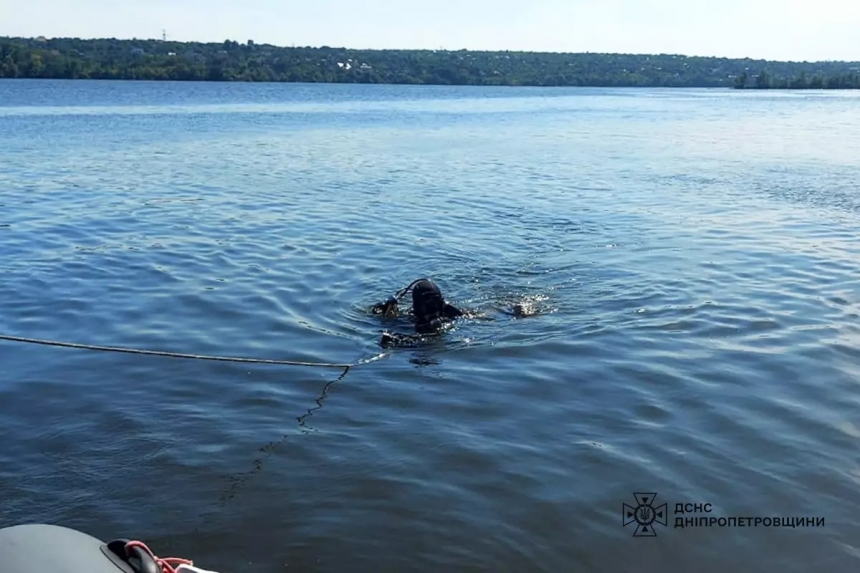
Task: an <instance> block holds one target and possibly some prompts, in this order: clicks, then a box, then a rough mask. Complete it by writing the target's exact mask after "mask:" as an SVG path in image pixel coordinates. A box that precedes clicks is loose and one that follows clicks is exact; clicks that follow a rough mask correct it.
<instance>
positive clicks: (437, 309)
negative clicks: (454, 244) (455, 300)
mask: <svg viewBox="0 0 860 573" xmlns="http://www.w3.org/2000/svg"><path fill="white" fill-rule="evenodd" d="M410 291H411V292H412V318H413V321H414V323H415V331H416V332H417V333H418V335H417V336H416V335H409V334H398V333H389V332H383V333H382V340H381V341H380V344H381V345H382V346H392V345H395V346H403V345H409V344H412V343H415V342H420V341H421V340H423V339H424V338H425V337H427V336H430V335H435V334H438V333H440V332H441V331H442V330H443V329H444V328H445V327H446V326H447V325H448V324H450V323H451V322H452V321H453V320H455V319H457V318H459V317H461V316H463V315H464V314H465V313H464V312H463V311H462V310H460V309H459V308H457V307H455V306H454V305H452V304H450V303H448V302H446V301H445V298H444V297H443V296H442V291H441V290H439V287H438V286H436V284H435V283H434V282H433V281H431V280H430V279H428V278H422V279H418V280H416V281H414V282H412V283H411V284H410V285H409V286H407V287H406V288H404V289H401V290H400V291H399V292H397V293H396V294H395V295H394V296H392V297H391V298H389V299H388V300H387V301H385V302H382V303H378V304H375V305H374V306H373V308H372V312H373V314H380V315H382V316H384V317H386V318H396V317H397V316H398V315H399V312H400V311H399V308H398V306H397V303H398V301H399V300H400V299H402V298H403V297H404V296H406V294H407V293H409V292H410Z"/></svg>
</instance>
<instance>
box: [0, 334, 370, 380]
mask: <svg viewBox="0 0 860 573" xmlns="http://www.w3.org/2000/svg"><path fill="white" fill-rule="evenodd" d="M0 340H7V341H10V342H23V343H26V344H42V345H45V346H59V347H64V348H79V349H83V350H97V351H101V352H124V353H126V354H146V355H149V356H167V357H169V358H188V359H193V360H217V361H219V362H243V363H246V364H279V365H286V366H309V367H316V368H340V369H343V371H344V374H346V372H348V371H349V369H350V368H352V367H353V366H358V365H359V364H366V363H367V362H369V361H371V360H373V359H371V360H364V361H360V362H357V363H353V364H346V363H338V362H302V361H299V360H271V359H267V358H241V357H236V356H207V355H205V354H185V353H181V352H166V351H162V350H141V349H139V348H124V347H119V346H97V345H95V344H77V343H74V342H60V341H57V340H41V339H38V338H25V337H23V336H10V335H6V334H0Z"/></svg>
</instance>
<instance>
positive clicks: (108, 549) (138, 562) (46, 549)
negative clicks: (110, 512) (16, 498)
mask: <svg viewBox="0 0 860 573" xmlns="http://www.w3.org/2000/svg"><path fill="white" fill-rule="evenodd" d="M128 543H129V540H128V539H117V540H114V541H111V542H109V543H105V542H103V541H101V540H100V539H96V538H95V537H92V536H91V535H87V534H86V533H82V532H80V531H76V530H74V529H69V528H67V527H62V526H59V525H46V524H26V525H15V526H12V527H7V528H4V529H0V563H2V565H0V569H2V573H46V572H48V571H57V572H63V573H161V572H162V568H161V566H160V565H159V564H158V563H156V561H155V559H153V557H152V555H151V554H150V553H148V552H146V551H144V550H143V549H141V548H139V547H136V546H133V545H132V546H129V544H128Z"/></svg>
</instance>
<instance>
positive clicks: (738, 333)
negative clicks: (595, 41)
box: [0, 80, 860, 573]
mask: <svg viewBox="0 0 860 573" xmlns="http://www.w3.org/2000/svg"><path fill="white" fill-rule="evenodd" d="M857 105H858V99H857V95H856V94H851V93H841V92H827V93H815V92H803V93H775V92H770V93H749V92H743V93H737V92H732V91H723V90H629V89H628V90H611V89H538V88H522V89H519V88H450V87H417V86H404V87H394V86H346V85H283V84H281V85H279V84H272V85H266V84H253V85H247V84H240V85H236V84H206V83H199V84H181V83H144V82H140V83H134V82H97V81H78V82H74V81H72V82H64V81H12V80H5V81H2V82H0V334H15V335H20V336H29V337H34V338H48V339H56V340H64V341H72V342H80V343H90V344H106V345H117V346H133V347H139V348H150V349H156V350H172V351H176V352H189V353H204V354H218V355H235V356H253V357H260V358H273V359H278V358H280V359H288V360H306V361H324V362H357V361H362V360H368V359H370V358H372V357H374V356H377V355H379V354H380V353H382V349H381V348H379V346H378V345H377V342H378V338H379V333H380V331H381V330H382V329H383V328H385V327H387V326H388V325H386V324H383V323H381V322H380V321H379V320H377V319H376V318H375V317H372V316H369V315H368V313H367V308H368V307H369V306H370V305H372V304H373V303H375V302H378V301H379V300H383V299H385V298H386V297H387V296H389V295H390V294H391V293H392V292H394V291H395V290H397V289H399V288H401V287H402V286H404V285H406V284H408V283H409V282H411V281H412V280H413V279H415V278H418V277H420V276H423V275H429V276H432V277H433V278H434V279H436V280H437V282H438V283H439V285H440V286H441V287H442V289H443V292H444V293H445V294H446V296H447V297H448V298H449V299H450V300H451V301H452V302H454V303H455V304H458V305H460V306H463V307H467V308H471V309H475V310H480V311H482V312H483V313H484V314H485V315H486V316H487V317H488V318H489V319H491V320H466V321H462V322H460V323H459V324H458V325H457V327H456V329H455V330H454V331H452V332H450V333H448V334H447V335H446V336H445V337H444V338H443V339H442V340H440V341H436V342H433V343H430V344H428V345H426V346H424V347H421V348H418V349H410V350H398V351H393V352H387V353H385V355H384V356H382V357H381V358H380V359H379V360H376V361H372V362H369V363H366V364H362V365H360V366H357V367H355V368H353V369H351V370H350V372H349V373H348V374H347V375H346V376H344V377H342V378H338V375H339V374H340V373H339V372H338V371H336V370H326V369H317V368H295V367H279V366H257V365H247V364H231V363H222V362H200V361H184V360H176V359H170V358H156V357H144V356H134V355H124V354H107V353H95V352H86V351H79V350H69V349H61V348H48V347H42V346H25V345H20V344H12V343H6V342H2V343H0V365H2V366H0V436H2V437H3V439H2V441H0V500H2V501H0V504H2V507H0V526H8V525H12V524H17V523H23V522H51V523H58V524H62V525H67V526H70V527H75V528H78V529H82V530H85V531H87V532H88V533H91V534H92V535H96V536H98V537H101V538H103V539H110V538H115V537H136V538H140V539H143V540H145V541H146V542H147V543H149V544H150V546H151V547H153V548H154V549H155V550H156V551H157V552H159V553H161V554H165V555H166V554H172V555H181V556H187V557H191V558H193V559H195V562H196V563H197V564H198V565H200V566H202V567H205V568H208V569H215V570H218V571H222V572H224V573H228V572H232V571H235V572H238V571H261V572H269V571H272V572H275V571H284V570H288V571H321V572H322V571H332V572H334V571H338V572H340V571H398V572H407V571H416V572H418V571H420V572H423V571H441V570H452V571H497V572H498V571H512V572H523V571H551V572H562V571H565V572H566V571H577V570H579V571H589V572H592V573H594V572H602V571H606V572H612V573H616V572H618V571H630V570H633V569H635V570H637V571H667V570H677V571H680V570H695V571H726V570H729V569H731V568H741V569H743V570H745V571H769V572H770V571H774V570H780V571H808V570H809V569H810V568H811V567H814V568H815V569H820V570H822V571H840V570H848V569H849V568H851V567H856V566H857V564H858V556H860V542H858V539H860V526H858V521H857V518H856V516H857V512H858V510H860V493H858V482H860V451H858V445H860V409H858V406H860V387H858V382H860V366H858V360H859V359H860V351H858V343H860V326H858V324H860V323H858V318H860V287H858V279H857V277H858V275H860V242H858V241H857V228H858V223H860V194H858V191H857V187H856V182H857V181H858V180H860V168H858V164H857V157H860V115H858V113H857V109H858V107H857ZM523 299H532V300H536V301H538V304H539V306H540V308H541V310H542V312H541V313H540V314H538V315H537V316H534V317H529V318H524V319H516V318H514V317H512V316H510V315H509V314H506V313H505V312H504V310H505V308H506V307H507V306H508V305H510V304H512V303H514V302H516V301H518V300H523ZM395 326H396V325H395ZM634 492H656V493H657V495H658V498H657V502H658V504H659V503H662V502H667V503H669V506H668V512H669V516H668V517H669V520H668V527H663V526H661V525H657V526H656V527H657V534H658V537H657V538H651V539H643V538H633V536H632V535H633V531H634V525H628V526H627V527H622V504H623V503H627V504H632V505H636V501H635V499H634V497H633V493H634ZM676 503H701V504H705V503H710V504H712V512H711V513H710V514H703V515H705V516H706V517H710V516H714V517H762V518H764V517H770V518H772V517H777V516H778V517H785V518H800V517H803V518H815V519H816V520H817V519H819V518H824V519H825V525H824V526H823V527H802V528H785V527H780V528H774V527H763V526H759V527H718V526H714V527H697V528H675V527H673V526H674V525H675V519H676V518H677V517H680V518H682V519H683V518H685V517H690V516H688V515H686V514H685V515H676V514H674V513H673V509H674V507H675V504H676ZM694 517H698V516H694Z"/></svg>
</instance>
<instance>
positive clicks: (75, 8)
mask: <svg viewBox="0 0 860 573" xmlns="http://www.w3.org/2000/svg"><path fill="white" fill-rule="evenodd" d="M162 30H164V31H166V33H167V37H168V39H169V40H178V41H202V42H222V41H224V40H227V39H230V40H236V41H238V42H245V41H247V40H253V41H254V42H256V43H259V44H262V43H268V44H275V45H278V46H291V45H296V46H334V47H347V48H427V49H440V48H443V49H447V50H458V49H467V50H526V51H548V52H615V53H640V54H642V53H667V54H683V55H689V56H723V57H730V58H736V57H737V58H740V57H751V58H761V59H770V60H793V61H804V60H805V61H813V60H851V61H860V2H858V1H857V0H638V1H637V0H521V1H516V2H515V1H512V0H495V1H490V0H433V1H432V2H430V1H428V2H421V3H418V2H409V1H406V0H401V1H397V0H362V1H361V2H356V1H354V0H351V1H346V0H303V1H297V0H243V1H242V2H239V1H237V0H0V36H24V37H36V36H46V37H49V38H51V37H80V38H135V37H136V38H160V37H161V34H162Z"/></svg>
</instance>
